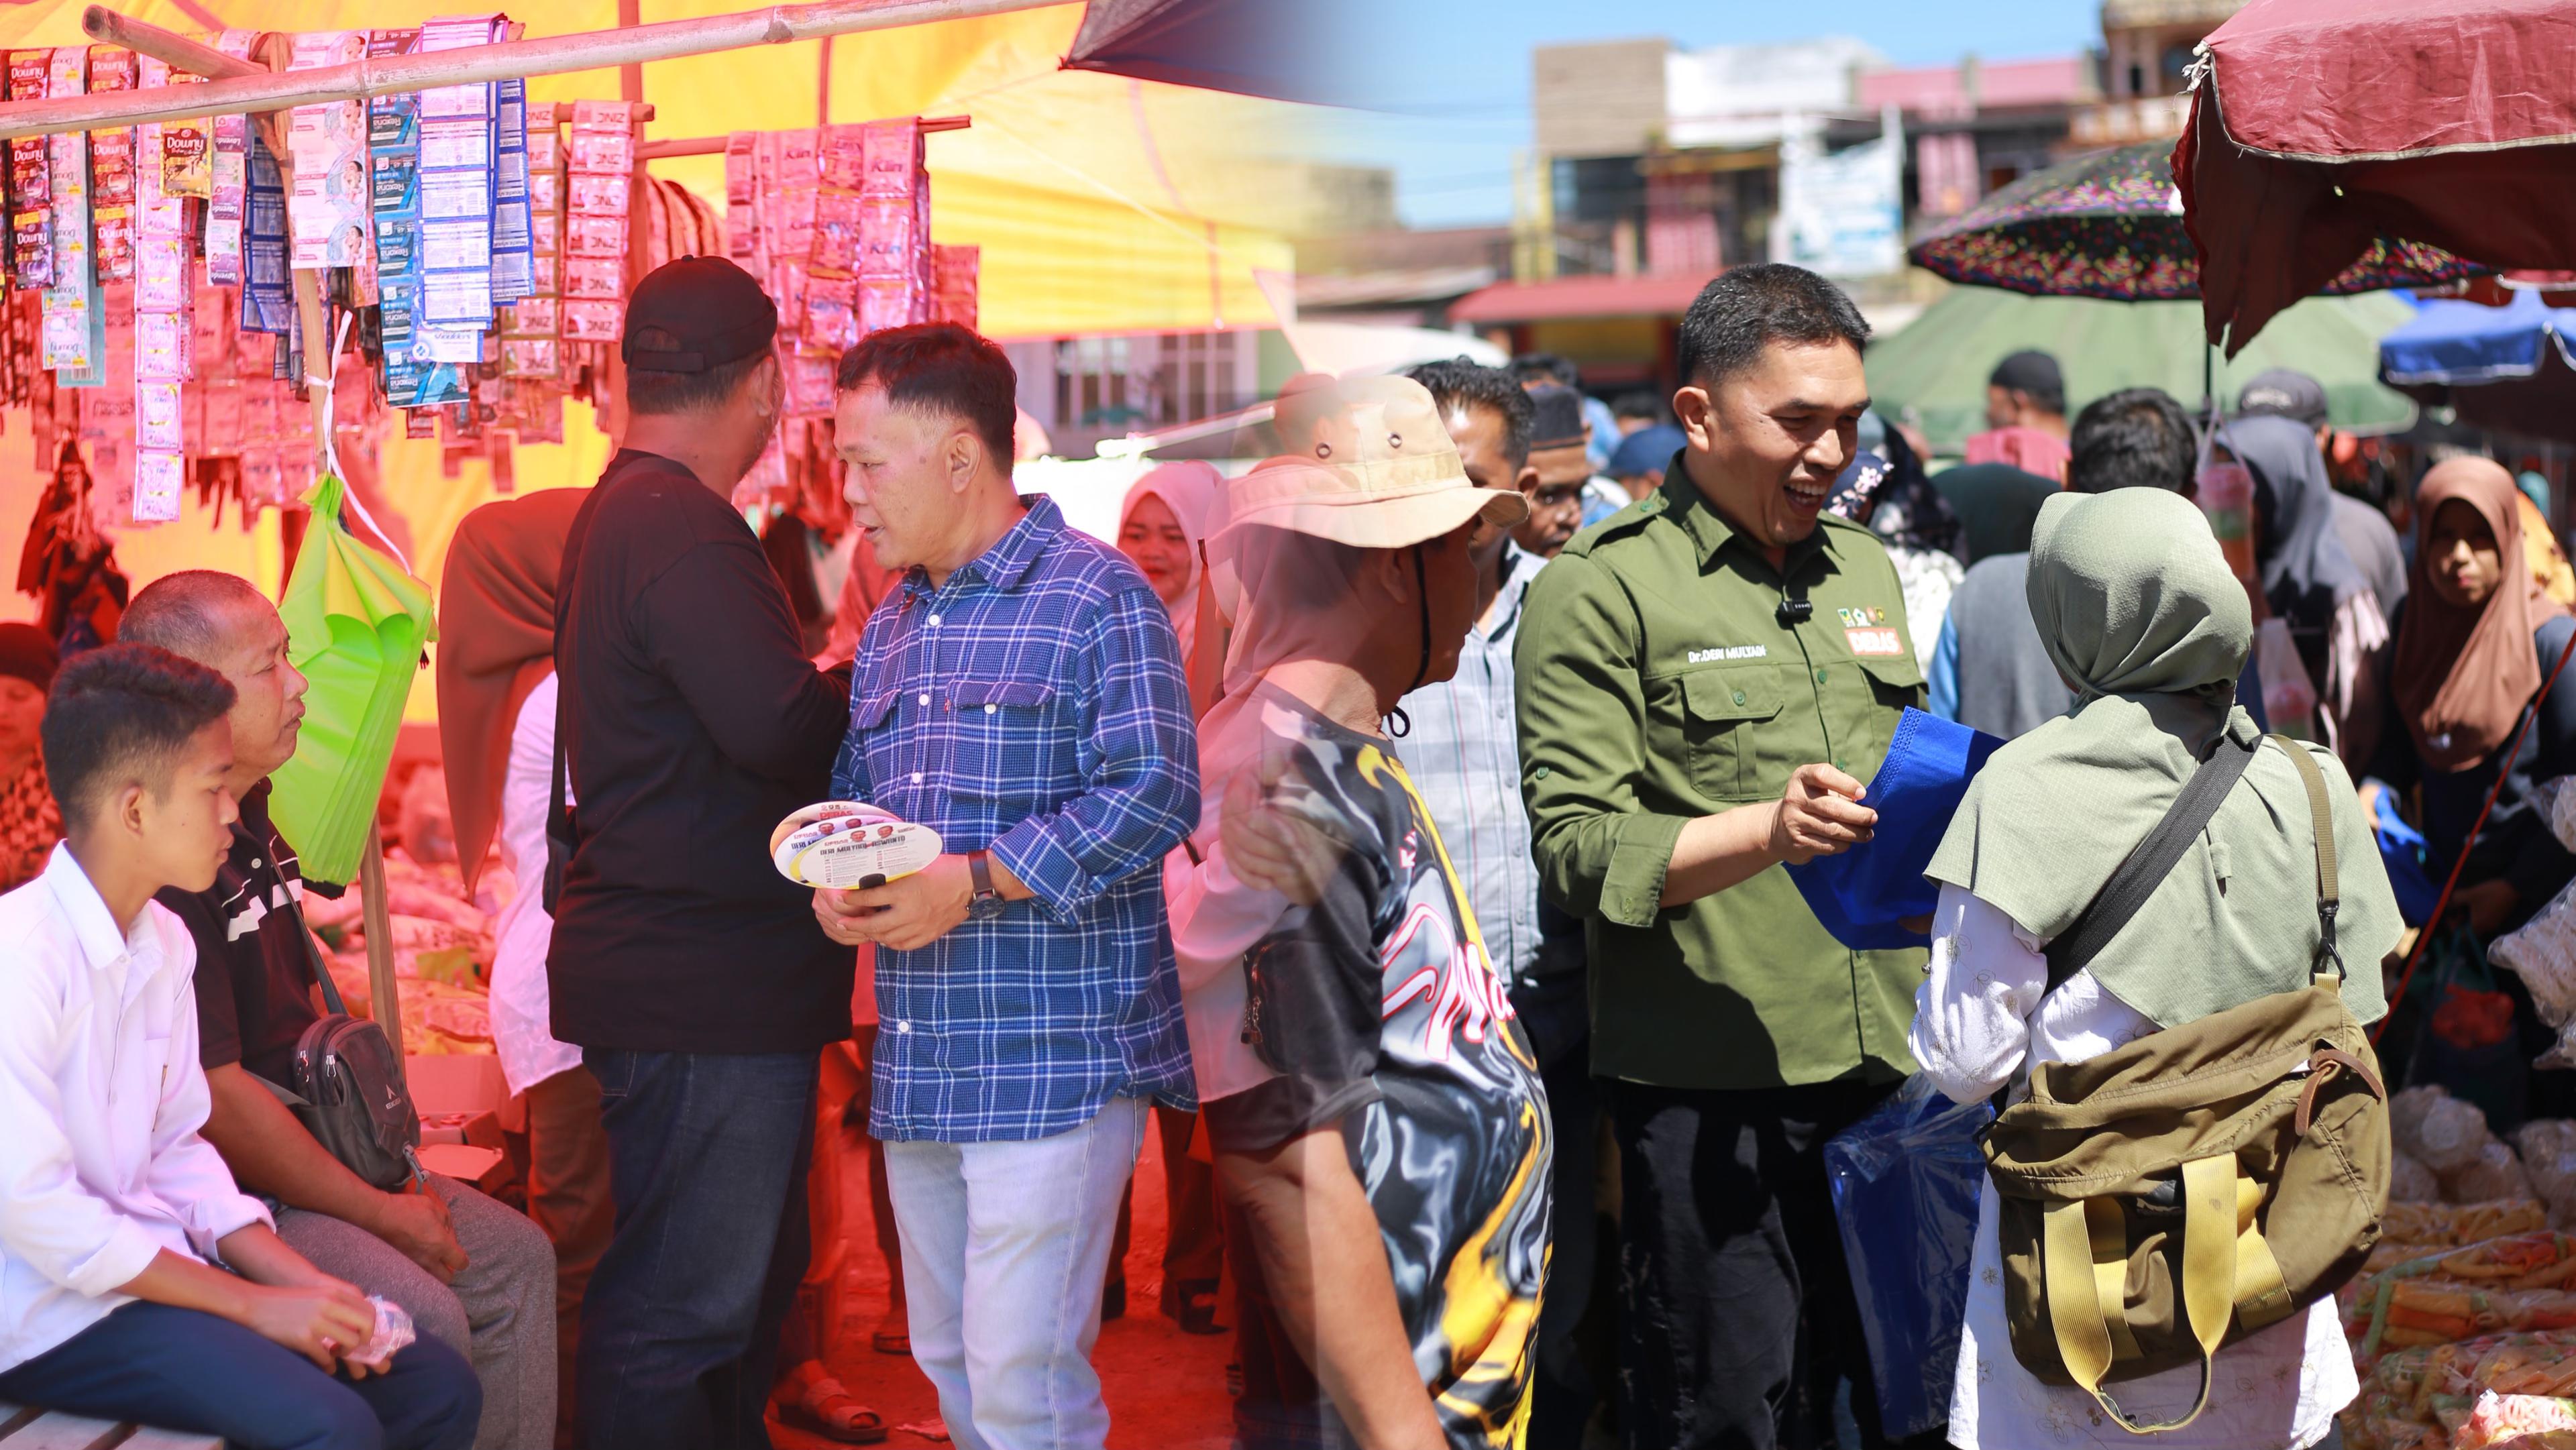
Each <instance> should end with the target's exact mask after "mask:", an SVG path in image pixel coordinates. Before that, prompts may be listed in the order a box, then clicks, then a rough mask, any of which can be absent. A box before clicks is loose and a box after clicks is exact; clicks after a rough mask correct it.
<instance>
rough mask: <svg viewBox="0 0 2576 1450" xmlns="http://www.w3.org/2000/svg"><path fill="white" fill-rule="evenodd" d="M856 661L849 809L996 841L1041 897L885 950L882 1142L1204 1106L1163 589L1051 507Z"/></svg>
mask: <svg viewBox="0 0 2576 1450" xmlns="http://www.w3.org/2000/svg"><path fill="white" fill-rule="evenodd" d="M858 661H859V663H858V669H857V672H856V674H855V675H854V676H853V677H852V680H851V688H850V733H849V737H848V738H847V739H846V740H845V741H843V742H842V745H841V756H840V761H839V763H838V764H837V765H836V766H834V767H833V771H832V790H833V794H834V795H835V796H836V797H837V798H839V799H841V800H853V801H867V802H870V803H872V804H875V805H879V806H883V807H885V808H886V809H887V810H890V811H893V812H894V813H895V814H897V815H899V816H902V817H903V818H904V819H906V820H910V821H918V822H920V823H922V824H924V825H927V826H929V827H931V828H932V829H934V830H936V831H938V832H939V838H940V841H941V842H942V843H943V845H944V846H945V847H946V849H948V850H949V851H952V852H964V851H973V850H977V849H979V848H989V849H990V850H991V851H992V853H993V858H994V859H995V860H997V861H999V862H1001V863H1002V864H1003V865H1004V866H1007V867H1009V868H1010V871H1011V874H1012V875H1014V876H1017V877H1018V878H1019V879H1020V880H1021V881H1022V882H1024V883H1026V884H1027V886H1028V887H1029V889H1030V890H1031V891H1033V892H1035V893H1036V896H1035V899H1033V900H1029V901H1015V902H1012V903H1011V904H1009V905H1008V906H1006V907H1004V908H1003V910H1002V914H1001V915H1000V916H998V917H996V918H993V919H992V920H989V921H967V922H964V923H962V924H960V925H959V926H958V927H957V928H956V929H955V930H953V931H951V932H949V933H948V934H947V935H946V936H943V937H941V938H940V939H939V940H937V941H935V942H933V943H931V944H930V945H929V946H926V947H923V948H921V949H920V950H918V951H909V952H898V951H886V950H882V949H880V950H879V951H878V953H877V1013H878V1016H879V1018H880V1021H879V1024H878V1030H877V1047H876V1067H875V1077H874V1085H873V1091H874V1103H873V1106H872V1108H871V1111H870V1113H869V1117H868V1131H869V1132H871V1133H873V1134H875V1135H876V1136H877V1137H879V1138H881V1139H886V1140H889V1141H895V1142H902V1141H909V1140H913V1139H929V1140H932V1141H937V1142H948V1143H976V1142H991V1141H1017V1140H1026V1139H1033V1138H1045V1137H1052V1136H1053V1135H1055V1134H1058V1133H1063V1132H1067V1131H1070V1130H1072V1129H1074V1128H1076V1127H1079V1126H1081V1125H1082V1124H1083V1123H1086V1122H1088V1121H1090V1119H1091V1118H1092V1117H1093V1116H1094V1115H1095V1114H1097V1113H1098V1112H1099V1111H1100V1109H1101V1108H1102V1107H1103V1106H1104V1105H1105V1104H1106V1103H1107V1102H1108V1101H1109V1100H1110V1099H1111V1098H1114V1097H1148V1096H1151V1097H1159V1098H1161V1099H1162V1100H1164V1101H1166V1102H1169V1103H1172V1104H1174V1105H1176V1106H1181V1107H1187V1106H1189V1105H1190V1104H1191V1103H1192V1101H1193V1098H1192V1092H1191V1081H1190V1051H1189V1039H1188V1038H1187V1036H1186V1035H1185V1034H1184V1032H1183V1030H1182V1027H1181V992H1180V978H1179V976H1178V975H1177V974H1176V972H1175V971H1174V968H1173V965H1172V933H1171V928H1170V926H1169V924H1168V923H1167V922H1166V921H1165V919H1164V914H1163V887H1162V871H1161V866H1162V860H1163V856H1164V855H1165V853H1167V852H1169V851H1170V850H1171V849H1172V848H1173V847H1174V846H1176V845H1178V844H1180V841H1181V838H1182V836H1183V835H1185V834H1186V833H1187V832H1188V830H1189V828H1190V826H1191V825H1192V824H1193V823H1194V822H1196V821H1197V820H1198V815H1199V774H1198V743H1197V740H1198V737H1197V732H1196V730H1195V729H1194V727H1193V726H1192V724H1191V721H1190V699H1189V688H1188V686H1187V684H1186V683H1185V682H1184V681H1183V678H1182V674H1181V658H1180V645H1179V642H1178V640H1177V639H1176V638H1175V636H1174V635H1173V633H1172V622H1171V617H1170V616H1169V615H1168V614H1166V613H1165V612H1164V608H1163V603H1162V601H1161V600H1159V599H1157V598H1155V597H1154V591H1153V589H1152V587H1151V586H1149V585H1148V584H1146V582H1145V578H1144V576H1143V575H1142V574H1139V573H1137V572H1136V568H1135V566H1134V565H1132V564H1130V563H1128V562H1127V560H1126V558H1125V557H1124V556H1122V555H1120V554H1119V553H1118V552H1117V551H1116V550H1114V549H1111V548H1110V547H1109V546H1108V545H1106V544H1102V543H1100V542H1098V541H1097V540H1094V539H1091V538H1087V537H1085V536H1083V535H1081V534H1077V533H1074V532H1072V531H1071V530H1069V529H1067V528H1066V527H1065V523H1064V515H1063V513H1062V512H1061V511H1059V510H1058V509H1057V508H1056V506H1055V505H1054V504H1053V503H1052V502H1050V501H1048V500H1047V499H1045V498H1043V497H1035V498H1031V499H1030V500H1029V511H1028V514H1027V516H1026V517H1024V518H1022V519H1021V520H1020V521H1019V522H1018V523H1016V524H1013V525H1012V526H1011V530H1010V532H1009V533H1006V534H1004V535H1003V536H1002V538H1001V540H1000V542H998V543H996V544H994V545H993V547H992V548H990V549H988V550H986V551H985V552H984V554H983V556H982V557H980V558H978V559H977V560H975V562H973V563H971V564H969V565H967V566H966V567H964V568H962V569H959V570H958V571H957V572H956V573H954V574H951V575H950V576H949V577H948V582H947V583H945V584H943V585H941V586H939V587H938V588H935V589H934V588H932V587H931V584H930V580H929V577H928V576H927V575H925V574H924V573H922V571H921V570H919V569H915V570H913V571H912V572H911V573H910V574H909V575H907V576H906V577H905V579H904V581H903V585H902V587H901V588H900V589H899V590H897V591H896V592H895V593H894V594H892V595H890V596H888V597H887V599H886V600H885V602H883V603H882V604H880V605H878V606H877V609H876V613H875V614H873V615H872V616H870V617H869V619H868V624H867V629H866V630H865V632H864V633H862V634H861V635H860V637H859V648H858Z"/></svg>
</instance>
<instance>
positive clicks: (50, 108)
mask: <svg viewBox="0 0 2576 1450" xmlns="http://www.w3.org/2000/svg"><path fill="white" fill-rule="evenodd" d="M1053 3H1060V0H814V3H811V4H803V5H774V6H771V7H770V8H768V9H766V10H746V11H742V12H739V13H737V14H732V15H710V16H706V17H703V18H701V19H696V20H665V21H658V22H656V23H654V24H651V25H638V26H634V27H631V28H628V29H622V30H594V31H584V32H581V33H579V34H574V35H551V36H547V37H544V38H543V39H539V40H515V41H505V42H503V43H501V44H498V45H480V46H469V47H466V48H465V49H462V50H441V51H432V52H430V53H428V54H425V55H395V56H368V57H365V58H363V59H360V60H355V61H351V62H349V63H348V64H346V65H334V66H318V67H315V68H314V69H312V70H299V71H289V72H283V73H272V74H269V75H265V76H241V77H236V78H233V79H229V80H217V81H208V82H207V83H205V84H204V85H194V86H165V87H160V88H157V89H154V90H148V91H107V92H101V93H98V94H93V95H83V96H63V97H59V98H55V99H49V100H41V101H12V102H9V103H7V104H0V140H10V139H14V138H16V137H20V136H43V135H50V134H54V133H57V132H66V131H93V130H102V129H106V128H109V127H116V126H132V125H136V124H139V123H141V122H144V121H177V120H185V119H187V118H189V117H192V116H205V115H223V114H228V113H231V112H236V111H246V112H260V111H276V110H283V109H286V108H288V107H292V106H311V105H319V104H321V103H323V102H325V101H355V100H365V99H367V98H368V97H371V96H381V95H390V94H394V93H397V92H402V91H417V90H426V89H429V88H432V87H436V86H460V85H474V84H478V83H480V82H483V81H497V80H510V79H515V78H519V77H525V76H542V75H561V74H564V73H566V72H569V71H584V70H598V69H602V68H605V67H610V66H625V65H640V64H642V63H644V62H646V61H655V60H673V59H677V58H678V57H681V56H689V55H707V54H710V53H713V52H716V51H724V50H742V49H746V48H748V47H750V46H755V45H780V44H784V43H786V42H788V41H794V40H816V39H820V38H821V37H823V36H826V35H850V34H855V33H858V32H861V31H870V30H894V29H898V28H901V27H903V26H907V25H927V24H932V23H934V22H937V21H942V20H968V19H974V18H978V17H981V16H986V15H1007V14H1010V13H1012V12H1014V11H1020V10H1034V9H1038V8H1040V7H1042V6H1045V5H1048V4H1053Z"/></svg>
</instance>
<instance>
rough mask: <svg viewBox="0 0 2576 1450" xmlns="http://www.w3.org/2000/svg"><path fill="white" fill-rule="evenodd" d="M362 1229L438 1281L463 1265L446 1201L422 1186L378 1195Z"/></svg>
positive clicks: (461, 1246) (462, 1252)
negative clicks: (371, 1219)
mask: <svg viewBox="0 0 2576 1450" xmlns="http://www.w3.org/2000/svg"><path fill="white" fill-rule="evenodd" d="M366 1228H367V1229H368V1231H369V1232H371V1233H373V1234H374V1235H375V1236H376V1237H378V1238H380V1239H383V1240H384V1241H385V1242H386V1243H388V1244H391V1245H393V1246H394V1248H395V1249H397V1250H399V1251H400V1252H401V1254H402V1256H403V1257H404V1258H406V1259H409V1260H411V1261H412V1262H413V1263H415V1264H418V1265H420V1266H421V1267H422V1268H423V1269H426V1270H427V1271H429V1276H430V1277H431V1278H433V1279H436V1280H437V1281H438V1282H440V1283H442V1284H444V1283H446V1282H447V1281H448V1280H450V1279H453V1278H455V1277H456V1273H457V1271H458V1270H459V1269H462V1268H464V1267H465V1263H466V1259H465V1246H464V1245H463V1244H460V1243H458V1242H457V1241H456V1226H455V1225H454V1224H452V1223H450V1222H449V1221H448V1217H447V1200H445V1199H443V1198H441V1197H439V1196H438V1195H437V1194H436V1193H433V1192H431V1191H430V1190H428V1189H426V1188H414V1189H407V1190H404V1191H402V1192H399V1193H388V1194H384V1195H382V1201H381V1202H379V1203H378V1204H377V1206H376V1216H375V1221H374V1222H372V1223H369V1224H367V1225H366ZM362 1342H363V1341H362Z"/></svg>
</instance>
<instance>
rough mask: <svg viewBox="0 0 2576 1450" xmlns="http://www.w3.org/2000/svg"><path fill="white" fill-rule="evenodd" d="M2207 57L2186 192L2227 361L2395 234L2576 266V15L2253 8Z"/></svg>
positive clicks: (2483, 254) (2520, 0)
mask: <svg viewBox="0 0 2576 1450" xmlns="http://www.w3.org/2000/svg"><path fill="white" fill-rule="evenodd" d="M2202 48H2203V50H2204V51H2205V52H2206V55H2205V64H2206V66H2207V70H2206V72H2205V73H2204V74H2202V75H2201V76H2200V77H2199V80H2198V84H2197V86H2196V88H2195V90H2194V92H2193V96H2192V110H2191V122H2190V124H2189V125H2188V126H2187V127H2185V128H2184V131H2183V135H2182V140H2181V141H2180V142H2179V143H2178V144H2177V145H2176V146H2175V147H2174V158H2173V170H2174V181H2175V184H2176V185H2177V186H2178V187H2180V189H2181V191H2182V198H2183V207H2184V216H2185V220H2186V222H2187V224H2188V226H2189V227H2190V230H2191V236H2192V241H2193V243H2194V245H2196V246H2197V247H2198V248H2199V250H2200V268H2201V310H2202V314H2203V316H2204V318H2205V319H2206V321H2207V324H2208V328H2209V339H2210V341H2211V342H2213V343H2214V342H2218V341H2220V340H2221V338H2222V337H2223V338H2225V340H2226V342H2227V350H2228V352H2229V354H2230V355H2231V356H2232V355H2233V354H2234V353H2235V352H2236V350H2237V349H2239V348H2241V347H2243V346H2244V345H2245V343H2246V342H2247V341H2248V340H2249V339H2251V338H2252V337H2253V335H2254V333H2255V332H2256V330H2257V329H2259V328H2261V327H2262V325H2263V324H2264V323H2265V322H2266V321H2268V320H2270V318H2271V317H2272V315H2273V314H2274V313H2277V312H2279V311H2280V310H2281V309H2282V308H2284V307H2287V306H2289V305H2290V304H2291V303H2293V302H2296V301H2298V300H2299V299H2300V298H2302V297H2307V296H2311V295H2313V294H2315V293H2316V292H2317V290H2318V289H2319V288H2321V287H2323V286H2324V285H2325V284H2326V282H2327V281H2328V280H2329V279H2331V278H2332V277H2334V276H2335V275H2336V274H2337V273H2339V272H2341V271H2343V270H2344V269H2345V268H2346V267H2348V266H2350V265H2351V264H2352V262H2353V260H2354V259H2355V258H2357V257H2359V256H2360V255H2361V254H2362V252H2363V250H2364V249H2366V248H2367V247H2369V246H2370V245H2371V243H2372V241H2373V239H2374V238H2376V237H2377V236H2379V235H2380V234H2382V233H2385V234H2387V235H2390V236H2396V237H2404V238H2407V239H2410V240H2413V241H2419V242H2425V243H2429V244H2431V245H2433V246H2437V247H2440V248H2443V249H2444V250H2446V251H2450V252H2454V253H2457V254H2458V255H2460V256H2463V257H2468V258H2473V259H2475V260H2477V261H2480V262H2484V263H2487V264H2489V265H2491V266H2496V267H2528V268H2570V267H2576V3H2570V0H2444V3H2443V4H2440V5H2438V6H2435V5H2427V4H2425V3H2424V0H2254V3H2252V4H2250V5H2248V6H2246V7H2245V8H2244V9H2242V10H2240V11H2238V12H2237V13H2236V15H2235V17H2234V18H2233V19H2230V20H2229V21H2228V22H2227V23H2226V24H2224V25H2221V26H2220V27H2218V29H2217V30H2215V31H2213V32H2211V34H2210V36H2209V38H2208V40H2206V41H2204V42H2203V43H2202Z"/></svg>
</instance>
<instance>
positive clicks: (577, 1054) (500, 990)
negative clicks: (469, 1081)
mask: <svg viewBox="0 0 2576 1450" xmlns="http://www.w3.org/2000/svg"><path fill="white" fill-rule="evenodd" d="M556 693H557V692H556V690H555V677H554V676H553V675H548V676H546V677H545V678H544V679H542V680H539V681H538V682H537V685H536V688H535V689H532V690H530V691H528V698H527V701H526V702H525V703H523V704H522V705H520V706H519V718H518V720H517V721H516V722H515V723H514V724H513V725H512V726H511V727H510V766H509V770H508V771H507V773H505V774H504V775H503V776H502V777H501V864H502V865H503V866H506V867H508V868H509V871H510V881H511V887H512V889H511V893H510V899H509V901H508V902H507V903H505V904H504V905H503V906H502V908H501V914H500V919H499V920H498V921H496V922H494V923H493V926H494V931H493V945H492V1045H493V1047H494V1048H495V1049H497V1050H498V1052H499V1054H500V1057H501V1077H502V1079H503V1080H504V1081H506V1082H508V1083H509V1085H510V1091H511V1092H512V1093H523V1092H526V1091H527V1090H528V1089H530V1088H532V1087H535V1086H536V1085H537V1084H539V1083H541V1082H544V1081H545V1080H546V1079H547V1078H550V1077H553V1076H554V1075H555V1074H556V1073H559V1072H565V1071H568V1070H570V1069H572V1068H576V1067H579V1066H581V1049H580V1048H578V1047H575V1046H573V1045H571V1044H570V1043H566V1042H558V1041H556V1040H555V1036H554V1032H553V1030H552V1027H553V1021H554V1017H553V1009H552V999H551V996H550V993H549V991H548V988H547V985H546V949H547V947H548V946H549V945H550V944H552V942H553V941H554V936H555V919H554V918H553V917H551V916H548V915H546V892H545V882H546V813H547V812H548V811H550V810H552V809H553V807H554V771H555V695H556ZM564 789H565V793H566V797H565V798H566V799H567V800H569V799H570V793H571V789H572V788H571V786H570V784H569V783H567V784H566V786H565V787H564Z"/></svg>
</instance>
